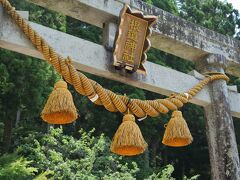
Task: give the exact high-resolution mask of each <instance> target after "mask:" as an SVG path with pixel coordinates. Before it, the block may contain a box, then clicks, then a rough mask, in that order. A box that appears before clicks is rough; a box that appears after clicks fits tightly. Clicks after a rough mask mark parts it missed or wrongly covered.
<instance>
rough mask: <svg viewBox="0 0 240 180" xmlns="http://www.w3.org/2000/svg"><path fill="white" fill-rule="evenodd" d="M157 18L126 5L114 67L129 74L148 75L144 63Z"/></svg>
mask: <svg viewBox="0 0 240 180" xmlns="http://www.w3.org/2000/svg"><path fill="white" fill-rule="evenodd" d="M156 20H157V17H156V16H144V15H143V13H142V12H141V11H133V10H131V8H130V7H129V6H128V5H125V6H124V8H123V9H122V12H121V15H120V22H119V29H118V32H117V38H116V40H115V48H114V52H113V60H114V63H113V65H114V66H116V67H117V68H125V69H126V70H127V71H128V72H138V73H141V74H146V70H145V68H144V66H143V63H144V62H145V61H146V59H147V55H146V52H147V51H148V50H149V49H150V47H151V43H150V40H149V39H148V38H149V37H150V36H151V33H152V31H151V26H152V25H153V24H154V23H156Z"/></svg>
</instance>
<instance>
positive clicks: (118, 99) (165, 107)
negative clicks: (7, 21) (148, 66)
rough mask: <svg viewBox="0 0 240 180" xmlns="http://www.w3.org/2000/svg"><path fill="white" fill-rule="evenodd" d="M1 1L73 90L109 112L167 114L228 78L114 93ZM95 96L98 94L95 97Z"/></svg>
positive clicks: (209, 78)
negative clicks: (155, 92)
mask: <svg viewBox="0 0 240 180" xmlns="http://www.w3.org/2000/svg"><path fill="white" fill-rule="evenodd" d="M0 3H1V4H2V5H3V7H4V8H5V9H6V11H7V13H8V14H9V15H10V16H11V17H12V18H13V19H14V21H15V22H16V24H17V25H18V26H19V27H20V28H21V29H22V30H23V32H24V34H25V35H26V36H27V37H28V38H29V39H30V40H31V42H32V43H33V44H34V45H35V46H36V48H37V49H38V51H40V52H41V53H42V54H43V56H44V58H45V59H46V60H47V62H48V63H50V64H52V65H53V67H54V68H55V69H56V70H57V71H58V72H59V73H60V74H61V75H62V76H63V77H64V79H65V80H66V81H67V82H68V83H70V84H72V85H73V86H74V88H75V89H76V91H77V92H78V93H79V94H81V95H84V96H88V98H89V99H90V100H93V99H97V100H96V101H94V103H95V104H97V105H103V106H104V107H105V108H106V109H107V110H108V111H110V112H117V111H119V112H121V113H126V112H127V110H128V109H129V110H130V111H131V113H133V114H134V115H136V116H137V117H139V118H144V117H146V116H147V115H148V116H151V117H156V116H158V115H159V113H163V114H166V113H168V111H169V110H176V109H178V108H180V107H182V106H183V104H185V103H187V102H188V101H189V100H190V99H192V97H193V96H195V95H196V94H197V93H198V92H199V91H200V90H201V89H202V88H203V86H205V85H206V84H208V83H209V82H211V81H214V80H220V79H223V80H225V81H228V80H229V78H228V77H227V76H226V75H224V74H215V75H211V76H208V77H206V78H205V79H203V80H202V81H200V82H199V83H198V84H197V85H195V86H194V87H193V88H192V89H190V90H188V91H187V92H186V93H181V94H175V95H172V96H170V97H169V98H165V99H155V100H139V99H129V98H128V97H126V96H123V95H117V94H115V93H113V92H112V91H110V90H108V89H104V88H103V87H102V86H101V85H100V84H98V83H97V82H95V81H93V80H91V79H88V78H87V77H86V76H85V75H84V74H82V73H80V72H78V71H77V70H76V69H75V68H74V66H73V65H72V63H71V61H72V60H71V59H70V57H67V58H63V57H62V56H61V55H59V54H57V53H56V51H55V50H54V49H53V48H52V47H51V46H49V45H48V43H47V42H46V41H45V40H44V39H43V38H42V37H40V36H39V34H38V33H37V32H36V31H35V30H33V29H32V28H31V26H30V25H29V24H28V23H27V21H25V20H24V19H23V18H22V17H21V16H20V15H19V14H18V13H17V12H16V10H15V8H14V7H12V6H11V4H10V3H9V2H8V1H7V0H0ZM96 97H98V98H96Z"/></svg>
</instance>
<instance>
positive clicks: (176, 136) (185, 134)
mask: <svg viewBox="0 0 240 180" xmlns="http://www.w3.org/2000/svg"><path fill="white" fill-rule="evenodd" d="M192 141H193V138H192V135H191V133H190V131H189V128H188V125H187V123H186V121H185V119H184V118H183V116H182V112H181V111H174V112H173V114H172V118H171V119H170V121H169V122H168V124H167V127H166V130H165V133H164V136H163V140H162V143H163V144H165V145H167V146H172V147H182V146H187V145H189V144H191V143H192Z"/></svg>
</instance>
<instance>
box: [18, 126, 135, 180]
mask: <svg viewBox="0 0 240 180" xmlns="http://www.w3.org/2000/svg"><path fill="white" fill-rule="evenodd" d="M92 133H93V131H90V132H89V133H86V132H84V131H83V130H81V132H80V139H75V138H74V137H72V136H66V135H64V134H63V131H62V129H53V128H52V129H51V130H50V132H49V133H48V134H42V133H35V134H30V135H29V136H28V137H26V138H24V139H23V140H22V141H21V143H20V144H21V145H20V146H19V147H18V148H17V152H18V153H19V154H21V155H23V156H26V157H27V159H28V160H31V161H32V162H34V163H32V164H31V165H32V166H33V167H35V168H37V169H39V171H45V170H50V171H52V172H54V174H53V177H54V179H59V178H63V179H86V178H89V179H99V178H102V179H113V177H115V178H116V179H134V177H135V176H136V173H137V172H138V170H139V169H138V168H137V165H136V163H135V162H132V163H131V164H127V163H121V162H122V158H121V157H119V156H116V155H114V154H111V153H110V152H109V140H108V139H106V138H105V137H104V136H103V135H101V136H100V137H99V138H96V137H94V136H92V135H91V134H92Z"/></svg>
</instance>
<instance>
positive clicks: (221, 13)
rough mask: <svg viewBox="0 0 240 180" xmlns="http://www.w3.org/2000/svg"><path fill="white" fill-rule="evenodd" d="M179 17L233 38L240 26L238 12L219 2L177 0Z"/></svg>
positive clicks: (215, 0)
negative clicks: (237, 27)
mask: <svg viewBox="0 0 240 180" xmlns="http://www.w3.org/2000/svg"><path fill="white" fill-rule="evenodd" d="M179 2H180V16H181V17H183V18H185V19H187V20H189V21H191V22H194V23H196V24H199V25H202V26H204V27H206V28H209V29H211V30H214V31H217V32H219V33H222V34H225V35H229V36H233V35H234V34H235V33H236V25H238V26H239V25H240V17H239V12H238V11H237V10H236V9H234V8H233V6H232V4H230V3H225V2H223V1H219V0H202V1H198V0H179Z"/></svg>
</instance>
